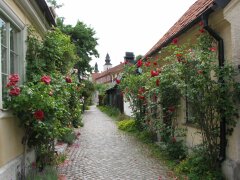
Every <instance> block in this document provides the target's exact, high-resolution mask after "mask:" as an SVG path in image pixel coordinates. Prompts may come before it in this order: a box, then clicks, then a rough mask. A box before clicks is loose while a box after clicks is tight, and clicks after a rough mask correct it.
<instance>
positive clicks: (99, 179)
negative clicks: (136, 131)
mask: <svg viewBox="0 0 240 180" xmlns="http://www.w3.org/2000/svg"><path fill="white" fill-rule="evenodd" d="M83 121H84V127H83V128H81V129H80V133H81V135H80V137H79V139H77V141H76V142H75V143H74V144H73V145H72V146H71V147H70V148H69V149H68V150H67V161H66V162H65V163H64V164H63V165H62V166H60V167H59V174H62V175H65V176H66V178H67V179H68V180H81V179H84V180H92V179H94V180H158V179H159V180H160V179H161V180H163V179H169V178H167V175H166V174H167V171H166V168H165V167H164V166H162V165H161V164H160V162H159V161H157V160H155V159H154V158H152V157H150V154H149V152H148V151H147V149H146V148H144V147H143V146H144V145H142V144H141V143H139V142H137V141H136V140H135V138H134V137H132V136H129V135H127V134H125V133H124V132H121V131H120V130H118V129H117V126H116V124H115V122H114V121H113V120H112V119H111V118H109V117H108V116H107V115H105V114H103V113H102V112H101V111H100V110H99V109H97V107H95V106H92V107H91V109H90V110H88V111H86V112H85V113H84V116H83Z"/></svg>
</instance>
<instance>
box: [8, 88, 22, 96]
mask: <svg viewBox="0 0 240 180" xmlns="http://www.w3.org/2000/svg"><path fill="white" fill-rule="evenodd" d="M19 94H20V88H19V87H14V88H12V89H11V90H10V91H9V95H10V96H18V95H19Z"/></svg>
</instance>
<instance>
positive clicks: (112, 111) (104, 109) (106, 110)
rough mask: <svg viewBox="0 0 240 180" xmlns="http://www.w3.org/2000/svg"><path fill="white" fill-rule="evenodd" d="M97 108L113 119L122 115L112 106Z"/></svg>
mask: <svg viewBox="0 0 240 180" xmlns="http://www.w3.org/2000/svg"><path fill="white" fill-rule="evenodd" d="M97 107H98V108H99V109H100V111H102V112H104V113H106V114H107V115H108V116H110V117H113V118H117V117H118V116H120V114H121V112H120V111H119V109H117V108H115V107H110V106H97Z"/></svg>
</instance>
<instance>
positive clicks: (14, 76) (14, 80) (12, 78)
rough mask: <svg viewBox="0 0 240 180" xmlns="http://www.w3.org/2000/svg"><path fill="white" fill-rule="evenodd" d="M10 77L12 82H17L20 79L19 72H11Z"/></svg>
mask: <svg viewBox="0 0 240 180" xmlns="http://www.w3.org/2000/svg"><path fill="white" fill-rule="evenodd" d="M8 79H9V81H10V82H15V83H17V82H18V81H19V80H20V77H19V75H18V74H11V75H10V76H9V78H8Z"/></svg>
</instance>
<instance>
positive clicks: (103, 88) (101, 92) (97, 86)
mask: <svg viewBox="0 0 240 180" xmlns="http://www.w3.org/2000/svg"><path fill="white" fill-rule="evenodd" d="M108 88H109V86H108V85H107V84H98V83H95V84H94V89H95V90H96V91H98V92H99V95H104V94H105V92H106V90H107V89H108Z"/></svg>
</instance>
